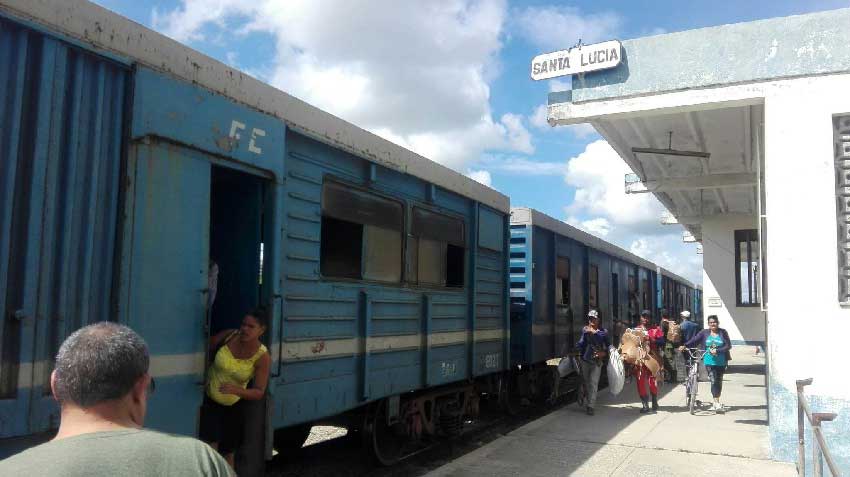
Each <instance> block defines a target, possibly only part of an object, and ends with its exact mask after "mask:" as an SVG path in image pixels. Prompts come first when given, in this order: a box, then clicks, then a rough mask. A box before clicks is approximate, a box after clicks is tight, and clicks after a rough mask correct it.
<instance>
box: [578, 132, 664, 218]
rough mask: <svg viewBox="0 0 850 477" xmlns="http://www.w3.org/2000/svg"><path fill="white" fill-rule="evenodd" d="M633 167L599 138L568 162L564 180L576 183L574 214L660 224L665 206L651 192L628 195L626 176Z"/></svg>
mask: <svg viewBox="0 0 850 477" xmlns="http://www.w3.org/2000/svg"><path fill="white" fill-rule="evenodd" d="M628 173H631V169H629V166H627V165H626V163H625V162H623V160H622V159H621V158H620V156H619V155H617V153H616V152H615V151H614V149H613V148H612V147H611V146H610V145H609V144H608V143H607V142H605V141H604V140H602V139H600V140H597V141H594V142H592V143H590V144H588V145H587V147H586V148H585V150H584V151H583V152H582V153H581V154H579V155H578V156H576V157H573V158H572V159H570V160H569V161H568V163H567V173H566V176H565V177H564V180H565V181H566V183H567V184H569V185H571V186H573V187H575V189H576V193H575V200H573V203H572V204H571V205H570V206H568V207H567V211H568V213H569V214H571V215H578V214H584V215H591V216H603V217H608V218H610V219H611V221H612V222H613V223H615V224H629V225H637V224H647V223H652V224H658V223H659V218H660V217H661V212H662V211H663V210H664V209H663V207H662V206H661V203H659V202H658V201H657V200H656V199H655V198H654V197H653V196H652V195H651V194H631V195H626V192H625V186H624V184H623V183H624V177H625V175H626V174H628Z"/></svg>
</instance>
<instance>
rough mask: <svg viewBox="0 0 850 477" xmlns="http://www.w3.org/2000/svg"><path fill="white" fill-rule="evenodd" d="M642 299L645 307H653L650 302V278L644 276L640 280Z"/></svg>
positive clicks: (642, 304) (642, 305)
mask: <svg viewBox="0 0 850 477" xmlns="http://www.w3.org/2000/svg"><path fill="white" fill-rule="evenodd" d="M640 301H641V305H640V306H641V307H642V308H643V309H649V308H652V306H651V305H650V303H649V280H648V279H646V278H644V279H643V280H641V281H640Z"/></svg>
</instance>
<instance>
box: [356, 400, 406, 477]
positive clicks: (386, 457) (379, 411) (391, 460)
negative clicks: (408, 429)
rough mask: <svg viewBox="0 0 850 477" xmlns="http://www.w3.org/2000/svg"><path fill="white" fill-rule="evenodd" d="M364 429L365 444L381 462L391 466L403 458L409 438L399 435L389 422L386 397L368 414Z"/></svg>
mask: <svg viewBox="0 0 850 477" xmlns="http://www.w3.org/2000/svg"><path fill="white" fill-rule="evenodd" d="M364 430H365V431H366V432H365V433H364V434H363V437H364V439H365V444H366V445H367V447H368V448H369V450H371V452H372V456H373V457H374V459H375V460H376V461H377V462H378V463H379V464H381V465H385V466H390V465H393V464H395V463H396V462H398V461H399V460H401V458H402V457H403V455H404V454H403V452H402V451H403V449H404V445H405V443H406V442H407V438H406V437H402V436H399V435H398V433H397V432H394V430H393V426H391V425H389V424H387V401H386V399H382V400H381V401H380V402H379V403H378V404H377V405H376V406H374V407H373V408H372V411H371V412H369V413H367V414H366V423H365V426H364Z"/></svg>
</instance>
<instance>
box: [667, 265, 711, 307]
mask: <svg viewBox="0 0 850 477" xmlns="http://www.w3.org/2000/svg"><path fill="white" fill-rule="evenodd" d="M657 276H658V281H657V283H658V303H659V306H658V308H659V310H658V311H659V313H660V312H661V310H662V309H664V310H667V312H668V313H669V314H670V316H671V317H676V318H678V317H679V313H681V312H682V311H684V310H688V311H690V312H691V314H692V316H693V317H696V316H697V310H696V306H697V305H698V306H699V307H700V313H701V306H702V303H701V301H700V302H699V303H698V302H697V300H698V298H700V299H701V294H700V295H699V296H698V295H697V286H696V285H694V284H693V283H691V282H690V281H689V280H687V279H685V278H682V277H680V276H679V275H676V274H675V273H673V272H671V271H669V270H667V269H664V268H662V267H658V275H657Z"/></svg>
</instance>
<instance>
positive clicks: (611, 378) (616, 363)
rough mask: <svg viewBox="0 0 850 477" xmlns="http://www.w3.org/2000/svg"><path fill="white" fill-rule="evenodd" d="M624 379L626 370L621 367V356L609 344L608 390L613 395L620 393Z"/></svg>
mask: <svg viewBox="0 0 850 477" xmlns="http://www.w3.org/2000/svg"><path fill="white" fill-rule="evenodd" d="M625 381H626V371H625V369H624V368H623V358H621V357H620V352H619V351H617V348H614V347H613V346H611V347H610V348H608V390H609V391H611V394H613V395H614V396H616V395H618V394H620V391H622V390H623V383H624V382H625Z"/></svg>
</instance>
